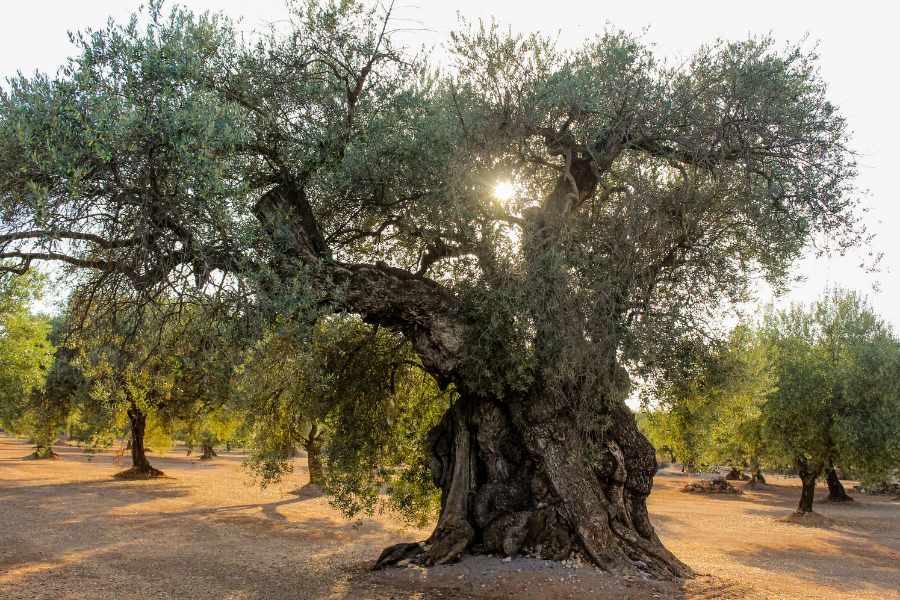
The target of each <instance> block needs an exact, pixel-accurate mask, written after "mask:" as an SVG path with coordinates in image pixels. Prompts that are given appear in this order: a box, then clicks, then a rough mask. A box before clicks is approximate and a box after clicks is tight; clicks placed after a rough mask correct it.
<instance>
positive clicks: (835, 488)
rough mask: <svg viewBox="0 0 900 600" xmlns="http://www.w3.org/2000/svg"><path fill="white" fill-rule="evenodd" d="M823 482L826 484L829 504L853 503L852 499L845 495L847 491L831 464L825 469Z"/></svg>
mask: <svg viewBox="0 0 900 600" xmlns="http://www.w3.org/2000/svg"><path fill="white" fill-rule="evenodd" d="M825 482H826V483H827V484H828V501H829V502H853V498H851V497H850V496H848V495H847V491H846V490H845V489H844V486H843V485H842V484H841V480H840V479H839V478H838V476H837V472H836V471H835V470H834V465H833V464H829V465H828V468H826V469H825Z"/></svg>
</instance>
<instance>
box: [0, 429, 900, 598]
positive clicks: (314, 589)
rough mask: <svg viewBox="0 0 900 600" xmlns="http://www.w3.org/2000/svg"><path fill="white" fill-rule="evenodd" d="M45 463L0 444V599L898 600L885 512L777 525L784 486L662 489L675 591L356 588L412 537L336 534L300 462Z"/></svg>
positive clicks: (898, 564)
mask: <svg viewBox="0 0 900 600" xmlns="http://www.w3.org/2000/svg"><path fill="white" fill-rule="evenodd" d="M57 451H58V452H60V454H61V455H62V457H61V459H59V460H55V461H33V460H24V459H23V458H22V457H24V456H26V455H27V454H28V453H29V448H28V447H27V446H26V445H25V443H24V442H22V441H20V440H16V439H13V438H11V437H6V436H3V435H0V598H2V599H4V600H6V599H13V598H48V599H49V598H53V599H57V598H91V599H98V600H99V599H104V600H106V599H132V598H142V599H143V598H191V599H200V598H203V599H205V598H210V599H212V598H215V599H220V598H221V599H244V598H248V599H249V598H258V599H266V600H268V599H281V598H299V599H304V600H305V599H320V598H321V599H330V600H342V599H346V600H370V599H371V600H389V599H393V600H413V599H445V600H450V599H460V600H469V599H475V598H492V599H499V598H515V599H516V600H561V599H564V598H576V599H581V598H602V599H616V600H619V599H635V600H645V599H652V598H660V599H663V598H683V599H689V598H697V599H699V598H706V599H714V598H715V599H718V598H734V599H736V598H754V599H757V598H821V599H828V600H832V599H838V598H840V599H843V598H847V599H849V598H866V599H873V600H874V599H878V600H886V599H889V598H898V599H900V591H898V590H900V502H898V501H895V500H892V499H889V498H871V497H858V499H857V502H855V503H854V504H852V505H828V504H824V503H823V504H819V505H818V506H817V510H818V511H820V512H821V513H822V514H823V515H825V516H826V517H827V518H828V520H829V522H830V524H829V526H828V527H826V528H819V527H816V528H813V527H803V526H800V525H793V524H788V523H781V522H779V521H778V519H779V518H781V517H784V516H786V515H788V514H790V512H791V511H792V509H793V507H794V505H795V503H796V499H797V494H798V492H799V489H798V485H797V482H796V481H795V480H791V479H776V480H775V481H773V483H774V485H771V486H769V487H768V488H767V489H765V490H764V491H754V492H749V491H748V492H747V493H745V494H744V495H742V496H724V495H722V496H698V495H693V494H685V493H681V492H679V491H678V490H679V489H680V488H681V487H682V486H683V485H684V484H685V483H686V482H687V481H688V480H689V479H688V478H686V477H683V476H680V474H676V473H674V472H663V473H661V474H660V476H659V477H657V479H656V484H655V487H654V492H653V494H652V495H651V497H650V511H651V513H652V515H653V521H654V523H655V524H656V526H657V529H658V531H659V533H660V536H661V537H662V539H663V541H664V542H665V543H666V545H668V547H669V548H670V549H671V550H673V551H674V552H675V554H677V555H678V556H679V557H681V558H682V559H683V560H684V561H685V562H686V563H688V564H689V565H690V566H691V567H693V569H694V570H695V571H696V572H697V573H699V574H700V575H699V576H698V577H696V578H693V579H691V580H689V581H685V582H680V583H676V584H662V583H655V582H647V581H642V580H628V579H623V578H621V577H614V576H611V575H609V574H605V573H602V572H600V571H598V570H596V569H593V568H588V567H580V568H563V567H561V566H559V565H556V564H552V563H547V562H544V561H538V560H530V559H516V560H513V561H509V562H506V561H503V560H500V559H495V558H485V557H482V558H477V559H467V560H464V561H463V562H462V563H460V564H458V565H452V566H447V567H436V568H433V569H429V570H424V569H417V568H407V569H392V570H388V571H383V572H379V573H371V572H370V571H369V570H368V567H369V566H370V565H371V562H372V560H373V559H374V558H375V557H377V556H378V553H379V551H380V550H381V549H382V548H383V547H384V546H386V545H389V544H392V543H395V542H398V541H408V540H414V539H421V538H424V537H425V536H426V535H427V531H424V530H414V529H407V528H404V527H402V526H399V525H398V524H397V523H396V522H393V521H392V520H391V519H390V518H388V517H378V518H373V519H362V520H357V521H350V520H347V519H344V518H342V517H341V516H340V514H339V513H337V512H336V511H335V510H333V509H332V508H330V507H329V506H328V503H327V502H326V500H325V499H324V498H322V497H321V496H320V495H319V494H318V492H317V491H315V490H314V489H313V488H310V487H304V485H303V484H304V483H305V479H306V468H305V460H304V459H298V461H297V463H298V464H297V468H296V471H295V473H294V474H293V475H292V476H291V477H290V478H289V481H287V482H285V483H284V484H283V485H281V486H276V487H273V488H269V489H267V490H260V489H258V488H256V487H254V486H253V485H252V483H251V482H250V481H249V480H248V478H247V475H246V473H245V472H244V471H242V469H241V467H240V461H241V456H240V455H237V454H234V455H227V454H226V455H225V456H222V457H220V458H218V459H216V460H214V461H211V462H200V461H199V460H197V459H196V458H188V457H185V456H184V455H183V454H175V453H169V454H166V455H165V456H153V457H152V458H153V463H154V465H155V466H157V467H159V468H161V469H163V470H164V471H165V472H166V473H167V475H169V476H170V478H166V479H161V480H154V481H128V482H120V481H115V480H113V479H111V475H112V474H113V473H114V472H116V471H117V470H119V469H120V468H121V467H120V466H116V465H113V464H112V458H111V455H109V454H100V455H97V456H95V457H93V458H91V459H89V457H88V456H87V455H85V454H82V453H81V451H80V450H79V449H77V448H71V447H59V448H57ZM739 485H740V484H739ZM819 493H820V495H822V494H823V493H824V492H823V490H820V492H819Z"/></svg>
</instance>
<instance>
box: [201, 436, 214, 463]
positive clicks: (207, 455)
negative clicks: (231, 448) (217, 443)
mask: <svg viewBox="0 0 900 600" xmlns="http://www.w3.org/2000/svg"><path fill="white" fill-rule="evenodd" d="M200 447H201V449H202V450H203V453H202V454H201V455H200V460H212V459H214V458H215V457H216V456H218V454H216V449H215V448H213V445H212V443H210V442H206V441H204V442H202V443H201V445H200Z"/></svg>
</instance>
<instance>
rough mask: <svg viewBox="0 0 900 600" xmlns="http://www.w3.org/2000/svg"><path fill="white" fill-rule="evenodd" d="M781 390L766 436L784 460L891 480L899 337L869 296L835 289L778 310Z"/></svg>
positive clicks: (898, 404)
mask: <svg viewBox="0 0 900 600" xmlns="http://www.w3.org/2000/svg"><path fill="white" fill-rule="evenodd" d="M765 334H766V335H767V336H768V339H769V343H770V344H771V345H772V348H773V364H774V365H775V374H776V389H775V391H773V393H772V394H770V397H769V400H768V401H767V402H766V404H765V406H764V411H763V412H764V415H765V423H766V426H765V428H764V433H765V437H766V438H767V440H768V443H769V444H770V445H771V446H772V450H773V451H777V452H780V455H781V456H782V457H783V459H784V461H785V462H791V461H792V460H794V458H795V457H797V456H801V457H805V458H807V459H809V460H811V461H816V462H819V463H820V464H826V465H827V464H829V463H830V462H833V463H834V464H836V465H838V466H839V467H841V468H843V469H848V470H851V472H853V473H854V474H856V475H857V476H860V477H861V478H864V479H866V480H871V481H884V480H885V479H886V478H887V476H888V475H889V474H890V473H891V471H892V470H893V469H895V468H896V465H897V461H898V458H900V433H898V432H900V342H898V340H897V337H896V335H895V333H894V332H893V331H892V330H891V328H890V326H889V325H888V324H887V323H886V322H885V321H884V320H883V319H882V318H881V317H879V316H878V315H876V314H875V313H874V312H873V311H872V309H871V307H870V306H869V304H868V302H867V301H866V300H865V298H863V297H861V296H860V295H858V294H856V293H854V292H850V291H847V290H841V289H835V290H831V291H829V292H828V293H827V294H825V296H824V297H823V298H822V299H820V300H819V301H817V302H815V303H813V304H811V305H809V306H794V307H792V308H791V309H788V310H784V311H779V312H775V313H772V314H770V315H769V316H768V318H767V321H766V324H765Z"/></svg>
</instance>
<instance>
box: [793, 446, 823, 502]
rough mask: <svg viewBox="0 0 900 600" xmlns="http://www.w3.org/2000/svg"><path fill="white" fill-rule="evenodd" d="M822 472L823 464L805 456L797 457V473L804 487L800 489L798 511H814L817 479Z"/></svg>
mask: <svg viewBox="0 0 900 600" xmlns="http://www.w3.org/2000/svg"><path fill="white" fill-rule="evenodd" d="M821 472H822V465H821V464H819V463H815V462H811V461H809V460H807V459H806V458H804V457H800V458H798V459H797V475H798V476H799V477H800V481H801V482H802V484H803V487H802V489H801V491H800V504H799V505H798V506H797V512H798V513H809V512H812V511H813V499H814V498H815V495H816V479H817V478H818V477H819V473H821Z"/></svg>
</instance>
